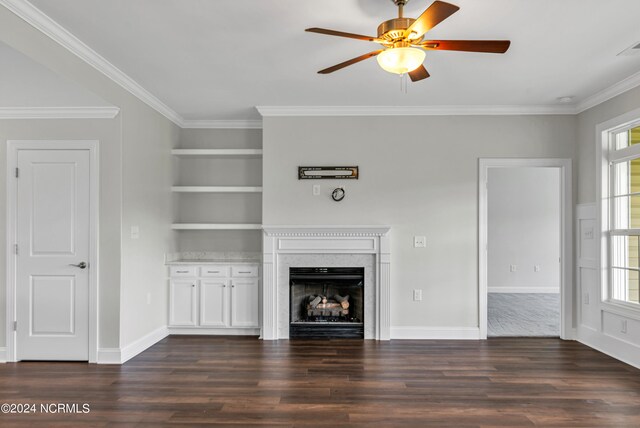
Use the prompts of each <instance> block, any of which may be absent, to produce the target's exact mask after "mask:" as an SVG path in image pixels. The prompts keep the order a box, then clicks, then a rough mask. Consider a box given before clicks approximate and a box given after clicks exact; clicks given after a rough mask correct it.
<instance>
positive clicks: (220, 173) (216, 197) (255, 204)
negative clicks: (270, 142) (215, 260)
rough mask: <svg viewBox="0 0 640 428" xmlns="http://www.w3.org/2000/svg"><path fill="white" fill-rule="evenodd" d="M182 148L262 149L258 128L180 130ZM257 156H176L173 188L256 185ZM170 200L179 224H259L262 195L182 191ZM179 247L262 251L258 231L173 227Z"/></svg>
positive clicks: (258, 175)
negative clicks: (198, 229)
mask: <svg viewBox="0 0 640 428" xmlns="http://www.w3.org/2000/svg"><path fill="white" fill-rule="evenodd" d="M180 147H181V148H184V149H260V148H262V130H261V129H183V130H182V131H181V132H180ZM261 184H262V159H260V158H241V157H237V158H196V159H188V158H177V159H176V160H174V185H176V186H260V185H261ZM173 198H174V199H173V200H174V219H175V221H176V222H177V223H262V195H261V194H259V193H236V194H214V193H205V194H184V193H177V194H175V195H174V197H173ZM175 237H176V242H177V248H178V250H179V251H250V252H256V251H261V248H262V232H261V231H256V230H249V231H237V230H233V231H176V232H175Z"/></svg>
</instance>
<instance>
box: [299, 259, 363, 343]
mask: <svg viewBox="0 0 640 428" xmlns="http://www.w3.org/2000/svg"><path fill="white" fill-rule="evenodd" d="M289 277H290V302H291V310H290V313H289V320H290V323H289V337H290V338H292V339H295V338H364V322H363V318H364V268H358V267H356V268H350V267H349V268H343V267H338V268H297V267H296V268H294V267H292V268H290V270H289Z"/></svg>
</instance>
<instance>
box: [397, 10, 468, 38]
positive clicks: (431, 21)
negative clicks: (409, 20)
mask: <svg viewBox="0 0 640 428" xmlns="http://www.w3.org/2000/svg"><path fill="white" fill-rule="evenodd" d="M458 9H460V8H459V7H458V6H456V5H454V4H451V3H446V2H443V1H435V2H433V4H432V5H431V6H429V7H428V8H427V10H425V11H424V12H423V13H422V15H420V17H419V18H418V19H416V20H415V22H414V23H413V24H411V25H410V26H409V28H407V29H406V30H405V33H404V34H405V37H407V38H411V39H417V38H419V37H422V35H423V34H424V33H426V32H427V31H429V30H431V29H432V28H433V27H435V26H436V25H438V24H439V23H441V22H442V21H444V20H445V19H447V18H448V17H450V16H451V15H453V14H454V13H456V12H457V11H458ZM411 33H415V34H411Z"/></svg>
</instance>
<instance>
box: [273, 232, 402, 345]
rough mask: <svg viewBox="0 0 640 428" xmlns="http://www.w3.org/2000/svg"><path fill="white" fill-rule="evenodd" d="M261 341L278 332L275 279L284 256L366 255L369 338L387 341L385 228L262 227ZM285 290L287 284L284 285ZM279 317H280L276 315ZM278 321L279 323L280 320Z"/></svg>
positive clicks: (388, 283)
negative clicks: (370, 291) (369, 264)
mask: <svg viewBox="0 0 640 428" xmlns="http://www.w3.org/2000/svg"><path fill="white" fill-rule="evenodd" d="M263 230H264V239H263V271H262V272H263V282H262V283H263V286H262V339H264V340H277V339H282V338H287V337H282V336H283V335H282V334H281V333H280V334H279V332H278V325H279V320H278V316H279V313H280V311H279V308H278V304H279V299H278V286H279V284H278V278H281V276H280V275H279V269H282V268H284V267H283V266H281V263H280V259H281V258H282V257H281V256H284V255H296V254H298V255H305V254H306V255H310V254H323V255H327V254H333V255H340V254H345V255H347V254H350V255H357V254H369V255H372V256H373V258H374V271H375V272H374V275H375V279H374V281H373V283H374V284H375V287H374V288H375V289H374V291H375V293H374V294H375V296H374V299H373V303H374V306H375V307H374V309H373V311H372V312H373V315H374V317H373V318H374V319H373V324H372V326H373V338H374V339H377V340H389V338H390V330H391V302H390V297H391V270H390V268H391V245H390V244H391V243H390V234H391V232H390V231H391V228H390V227H389V226H263ZM286 286H287V287H288V284H286ZM280 316H282V315H280ZM280 321H281V322H282V321H283V320H280Z"/></svg>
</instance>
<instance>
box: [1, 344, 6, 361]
mask: <svg viewBox="0 0 640 428" xmlns="http://www.w3.org/2000/svg"><path fill="white" fill-rule="evenodd" d="M6 362H7V348H4V347H3V348H0V363H6Z"/></svg>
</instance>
